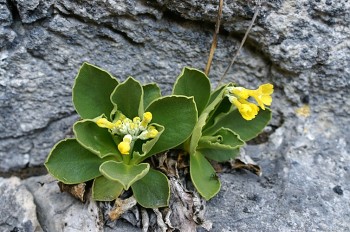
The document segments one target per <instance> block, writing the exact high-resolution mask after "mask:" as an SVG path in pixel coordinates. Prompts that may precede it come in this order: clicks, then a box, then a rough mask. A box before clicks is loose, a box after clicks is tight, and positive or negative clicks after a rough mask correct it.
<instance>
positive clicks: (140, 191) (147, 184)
mask: <svg viewBox="0 0 350 232" xmlns="http://www.w3.org/2000/svg"><path fill="white" fill-rule="evenodd" d="M131 189H132V191H133V193H134V197H135V198H136V200H137V202H138V203H139V204H140V205H141V206H143V207H145V208H159V207H165V206H168V204H169V198H170V188H169V182H168V178H167V177H166V176H165V175H164V174H163V173H161V172H159V171H156V170H154V169H150V170H149V172H148V173H147V174H146V175H145V176H144V177H143V178H142V179H140V180H138V181H136V182H135V183H134V184H133V185H132V186H131Z"/></svg>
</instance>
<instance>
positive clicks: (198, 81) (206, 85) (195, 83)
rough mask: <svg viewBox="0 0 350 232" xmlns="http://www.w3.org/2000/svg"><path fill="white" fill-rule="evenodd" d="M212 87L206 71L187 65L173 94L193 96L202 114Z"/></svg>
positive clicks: (176, 83)
mask: <svg viewBox="0 0 350 232" xmlns="http://www.w3.org/2000/svg"><path fill="white" fill-rule="evenodd" d="M210 88H211V87H210V81H209V78H208V77H207V76H206V75H205V73H203V72H202V71H199V70H197V69H194V68H188V67H185V68H184V69H183V70H182V72H181V74H180V76H179V77H178V78H177V80H176V82H175V84H174V89H173V94H175V95H184V96H188V97H192V96H193V97H194V101H195V102H196V106H197V110H198V114H199V115H200V114H201V113H202V111H203V110H204V108H205V106H206V105H207V103H208V100H209V97H210Z"/></svg>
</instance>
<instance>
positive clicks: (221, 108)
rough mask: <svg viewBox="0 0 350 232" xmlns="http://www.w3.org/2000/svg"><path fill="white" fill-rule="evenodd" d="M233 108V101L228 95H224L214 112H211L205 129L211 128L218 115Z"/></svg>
mask: <svg viewBox="0 0 350 232" xmlns="http://www.w3.org/2000/svg"><path fill="white" fill-rule="evenodd" d="M232 108H233V106H232V103H231V102H230V101H229V100H228V98H227V97H224V98H223V99H222V101H221V102H220V103H219V104H218V105H217V106H216V107H215V109H214V110H213V111H212V112H210V114H209V117H208V120H207V122H206V124H205V126H204V127H203V131H205V130H206V128H209V127H211V126H212V125H213V124H214V122H215V119H216V117H218V116H220V115H222V114H226V113H228V112H229V111H230V110H231V109H232Z"/></svg>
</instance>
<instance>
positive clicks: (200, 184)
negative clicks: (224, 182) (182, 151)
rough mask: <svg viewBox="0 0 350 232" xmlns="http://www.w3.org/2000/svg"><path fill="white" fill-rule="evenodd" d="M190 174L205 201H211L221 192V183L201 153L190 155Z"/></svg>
mask: <svg viewBox="0 0 350 232" xmlns="http://www.w3.org/2000/svg"><path fill="white" fill-rule="evenodd" d="M190 174H191V180H192V182H193V185H194V186H195V187H196V189H197V191H198V192H199V194H200V195H201V196H202V197H204V199H206V200H209V199H210V198H212V197H213V196H215V195H216V194H217V193H218V192H219V191H220V187H221V184H220V181H219V178H218V176H217V175H216V172H215V170H214V168H213V167H212V166H211V164H210V163H209V161H208V160H207V159H206V158H205V157H204V156H203V155H202V154H201V153H200V152H198V151H197V152H196V153H195V154H193V155H190Z"/></svg>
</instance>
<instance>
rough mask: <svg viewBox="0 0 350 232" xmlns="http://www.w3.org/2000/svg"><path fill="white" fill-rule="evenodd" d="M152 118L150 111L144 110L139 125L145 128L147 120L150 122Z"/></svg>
mask: <svg viewBox="0 0 350 232" xmlns="http://www.w3.org/2000/svg"><path fill="white" fill-rule="evenodd" d="M151 120H152V113H151V112H145V113H144V114H143V119H142V122H141V125H140V126H141V127H142V128H147V125H148V123H149V122H151Z"/></svg>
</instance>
